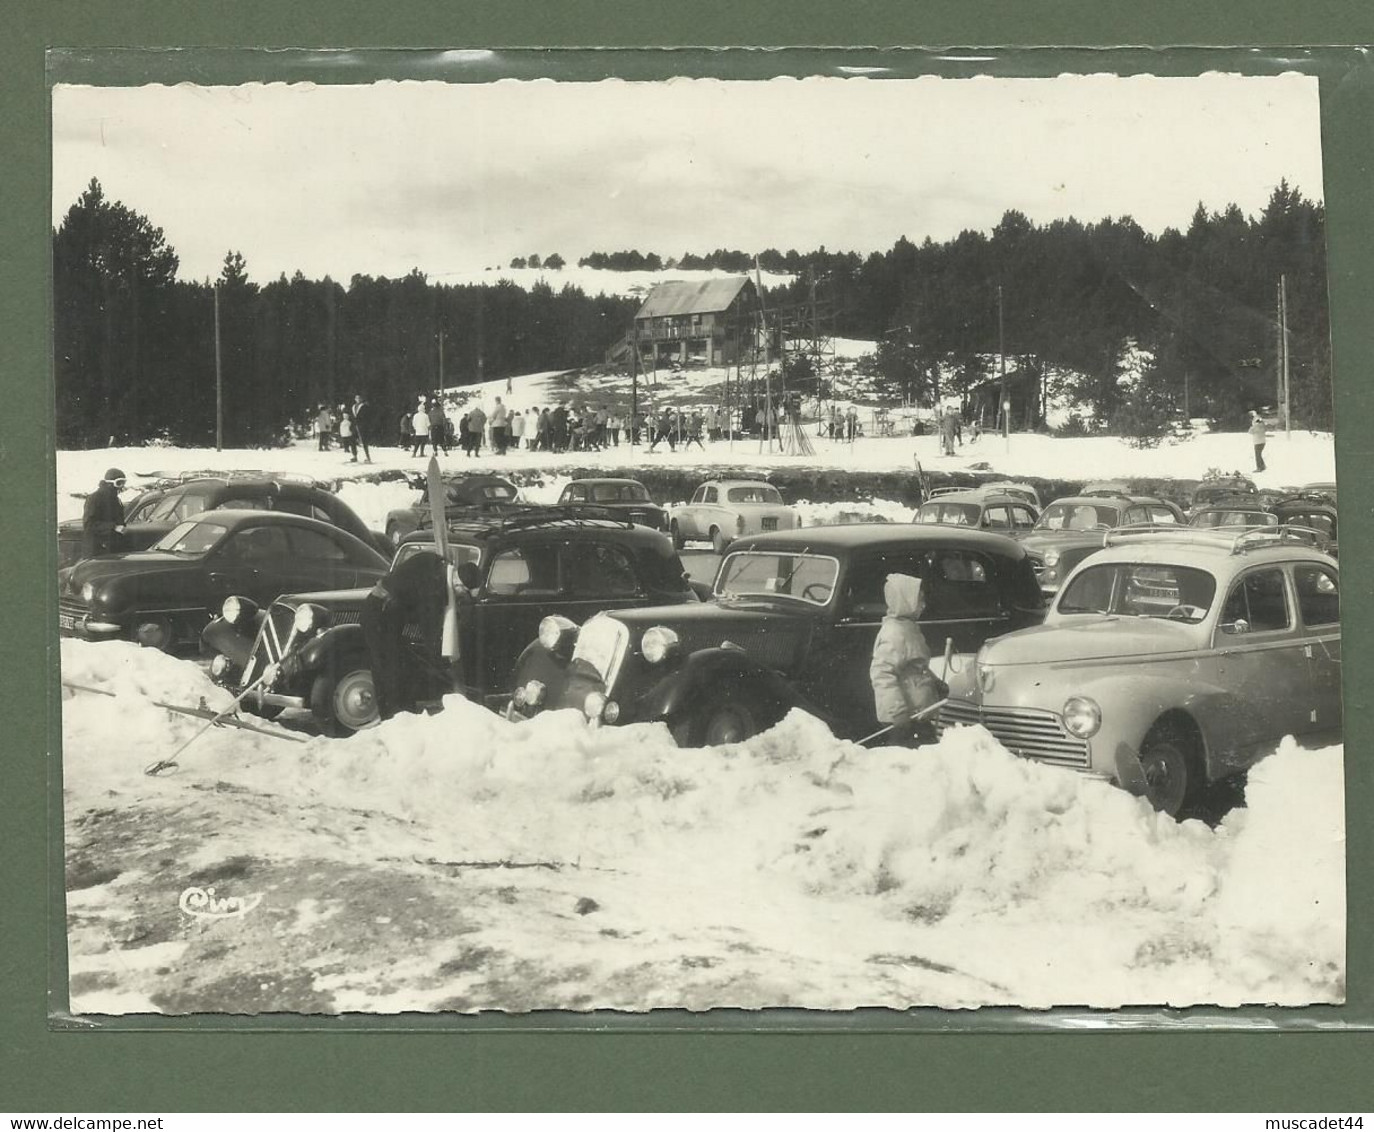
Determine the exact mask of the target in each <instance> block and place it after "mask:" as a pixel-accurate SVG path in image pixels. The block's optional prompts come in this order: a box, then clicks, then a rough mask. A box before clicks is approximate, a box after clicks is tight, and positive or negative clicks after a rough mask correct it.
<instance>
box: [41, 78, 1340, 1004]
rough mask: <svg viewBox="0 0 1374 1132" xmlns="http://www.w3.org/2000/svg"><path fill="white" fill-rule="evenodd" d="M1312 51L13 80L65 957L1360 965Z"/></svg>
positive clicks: (792, 969)
mask: <svg viewBox="0 0 1374 1132" xmlns="http://www.w3.org/2000/svg"><path fill="white" fill-rule="evenodd" d="M864 58H865V59H870V60H871V56H865V57H864ZM1320 110H1321V107H1320V103H1319V92H1318V84H1317V80H1316V79H1315V78H1314V77H1311V76H1309V75H1303V74H1297V73H1283V74H1279V73H1275V74H1270V75H1263V76H1257V75H1241V74H1231V73H1221V72H1209V73H1203V74H1193V75H1190V76H1186V77H1177V76H1176V77H1162V76H1151V75H1131V76H1118V75H1115V74H1112V73H1109V69H1108V67H1107V66H1104V68H1103V71H1102V73H1094V74H1062V75H1059V76H1058V77H1054V78H1012V77H994V76H992V75H979V76H976V77H967V78H949V77H936V76H933V75H927V76H923V77H918V78H907V77H892V76H885V75H884V73H883V70H882V68H878V67H870V66H857V65H856V66H854V67H852V68H845V67H839V68H836V69H833V70H832V71H831V73H828V74H825V75H820V74H817V75H813V76H807V77H779V78H773V79H736V80H727V79H720V78H703V77H692V76H689V75H683V76H681V77H677V78H671V79H662V80H652V81H650V80H628V79H606V80H600V81H569V80H557V81H556V80H553V79H548V78H530V77H528V75H526V76H524V77H521V78H518V79H517V78H503V79H492V80H491V81H480V82H479V81H465V82H451V81H418V80H412V79H404V80H402V79H397V80H389V81H380V82H373V83H366V84H357V85H348V84H317V83H308V82H266V83H263V82H259V83H245V84H240V85H232V86H231V85H208V84H192V83H181V84H176V85H166V84H147V85H125V86H117V85H82V84H80V83H75V82H65V81H64V82H60V83H57V84H56V85H54V86H53V87H52V90H51V116H52V286H53V294H52V317H53V366H54V393H55V398H54V403H55V416H54V420H53V438H54V443H55V446H56V465H55V466H56V472H55V485H56V498H55V506H54V509H53V511H52V516H53V519H54V522H55V529H54V530H53V532H52V533H53V537H54V540H55V552H54V553H55V557H54V565H55V567H56V569H57V571H58V581H57V596H58V601H57V610H56V618H55V619H56V625H55V631H56V632H57V633H58V634H59V635H60V660H61V689H62V691H61V704H60V710H61V740H62V743H61V752H60V773H61V780H62V799H63V813H62V815H61V821H62V831H63V839H64V854H65V902H66V940H65V943H66V948H67V972H68V986H67V991H68V995H69V1000H70V1011H71V1013H72V1014H74V1015H78V1016H99V1015H139V1014H156V1015H173V1016H177V1015H188V1014H214V1015H225V1016H241V1015H258V1014H269V1013H291V1014H309V1015H336V1014H346V1013H363V1014H374V1015H394V1014H399V1013H414V1012H424V1013H442V1014H451V1015H456V1016H460V1017H470V1016H473V1015H479V1014H485V1013H486V1012H501V1013H504V1014H507V1015H525V1014H527V1013H529V1012H537V1011H549V1010H560V1011H578V1012H591V1011H620V1012H630V1013H633V1014H644V1013H646V1012H651V1011H655V1010H665V1009H671V1010H679V1011H680V1010H689V1011H703V1012H704V1011H711V1010H717V1009H727V1008H729V1009H744V1010H749V1011H763V1010H767V1009H769V1008H787V1009H789V1010H792V1011H797V1010H807V1011H817V1012H820V1011H852V1010H857V1009H860V1008H866V1007H882V1008H888V1009H890V1010H894V1011H906V1010H909V1009H911V1008H918V1007H931V1008H939V1009H942V1010H948V1011H951V1012H955V1011H957V1012H960V1013H958V1014H954V1013H951V1014H950V1015H949V1016H948V1018H949V1025H950V1026H952V1027H955V1028H958V1027H960V1026H961V1025H967V1024H968V1020H970V1019H972V1018H973V1017H975V1015H974V1013H973V1012H974V1011H976V1010H977V1009H978V1008H983V1007H1023V1008H1028V1009H1034V1010H1046V1009H1049V1008H1052V1007H1086V1008H1095V1009H1100V1010H1103V1011H1106V1010H1115V1009H1118V1008H1122V1007H1133V1006H1156V1007H1187V1006H1204V1005H1205V1006H1212V1007H1222V1008H1242V1007H1256V1006H1279V1007H1298V1006H1306V1005H1312V1004H1340V1003H1343V1002H1344V1001H1345V998H1346V983H1345V980H1346V895H1345V818H1344V807H1345V797H1344V788H1343V782H1344V766H1343V732H1342V702H1341V628H1340V600H1339V590H1340V580H1339V579H1340V575H1339V565H1338V562H1339V559H1338V530H1337V485H1336V461H1335V442H1334V419H1333V396H1332V390H1333V382H1336V381H1344V380H1347V379H1348V377H1349V375H1346V374H1342V375H1341V376H1340V377H1339V378H1337V377H1336V375H1335V373H1334V372H1333V359H1332V351H1331V344H1330V327H1329V315H1328V302H1327V260H1326V256H1327V246H1326V244H1327V241H1326V232H1325V220H1326V215H1325V205H1324V194H1323V179H1322V151H1321V120H1320ZM1334 192H1335V189H1334V182H1333V196H1334ZM229 1021H230V1022H232V1019H230V1020H229Z"/></svg>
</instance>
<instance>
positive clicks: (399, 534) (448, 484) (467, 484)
mask: <svg viewBox="0 0 1374 1132" xmlns="http://www.w3.org/2000/svg"><path fill="white" fill-rule="evenodd" d="M416 486H417V487H418V488H421V489H423V487H424V483H423V478H421V481H420V482H418V483H417V484H416ZM519 497H520V489H519V488H518V487H516V486H515V484H513V483H511V482H510V480H507V479H502V478H501V477H500V476H488V475H470V476H445V477H444V500H445V505H446V506H447V507H449V508H454V509H466V510H470V511H484V512H487V513H489V514H500V513H502V512H505V511H514V510H516V509H517V508H518V506H519ZM429 523H430V517H429V496H428V495H426V494H425V493H424V491H423V490H421V491H420V496H419V498H418V499H416V501H415V502H414V503H412V504H411V505H410V506H409V507H398V508H396V509H395V510H393V511H389V512H387V516H386V533H387V537H388V538H389V539H391V541H392V542H393V543H399V542H400V541H401V539H403V538H405V536H406V535H408V534H410V533H411V532H412V531H417V530H419V529H420V528H421V527H425V526H428V525H429Z"/></svg>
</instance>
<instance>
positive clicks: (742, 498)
mask: <svg viewBox="0 0 1374 1132" xmlns="http://www.w3.org/2000/svg"><path fill="white" fill-rule="evenodd" d="M725 499H726V501H727V502H729V503H781V502H782V496H781V495H779V494H778V489H777V488H776V487H764V486H759V487H732V488H730V490H729V491H727V492H726V493H725Z"/></svg>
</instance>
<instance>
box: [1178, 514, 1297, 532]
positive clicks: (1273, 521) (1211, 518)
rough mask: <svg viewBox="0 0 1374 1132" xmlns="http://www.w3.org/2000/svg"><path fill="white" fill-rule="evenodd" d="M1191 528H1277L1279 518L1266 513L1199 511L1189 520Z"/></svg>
mask: <svg viewBox="0 0 1374 1132" xmlns="http://www.w3.org/2000/svg"><path fill="white" fill-rule="evenodd" d="M1189 525H1190V526H1193V527H1231V528H1233V529H1234V528H1237V527H1239V528H1241V529H1244V530H1249V529H1250V528H1252V527H1277V526H1278V525H1279V517H1278V516H1277V515H1271V514H1270V513H1269V512H1268V511H1199V512H1198V513H1197V514H1196V515H1194V516H1193V517H1192V519H1190V520H1189Z"/></svg>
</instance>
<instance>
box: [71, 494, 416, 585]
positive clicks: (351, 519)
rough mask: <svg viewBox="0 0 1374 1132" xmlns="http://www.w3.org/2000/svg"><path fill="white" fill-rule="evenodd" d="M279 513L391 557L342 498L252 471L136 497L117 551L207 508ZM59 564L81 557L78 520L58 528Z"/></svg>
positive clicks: (143, 545)
mask: <svg viewBox="0 0 1374 1132" xmlns="http://www.w3.org/2000/svg"><path fill="white" fill-rule="evenodd" d="M221 509H225V510H233V511H250V510H251V511H277V512H282V513H284V514H288V515H301V516H303V517H305V518H310V519H318V520H320V521H321V522H323V523H329V524H331V525H333V526H335V527H338V528H339V529H340V530H342V531H347V532H348V533H349V534H350V535H352V536H353V537H354V538H357V539H360V540H361V541H362V542H365V543H367V544H368V545H369V546H371V547H372V548H373V549H375V550H376V551H377V552H378V553H380V554H384V555H388V556H389V555H390V554H391V551H392V546H391V543H390V542H389V541H388V540H387V538H386V537H385V536H384V535H383V534H382V533H381V532H380V531H370V530H368V528H367V524H366V523H364V522H363V521H362V519H360V518H359V517H358V515H357V514H356V513H355V512H354V510H353V509H352V508H351V507H349V506H348V504H347V503H345V502H344V501H343V500H342V499H340V498H339V497H338V496H337V495H335V494H334V493H333V492H332V491H330V490H329V489H328V488H327V487H324V486H323V485H322V484H319V483H316V482H315V481H314V480H310V479H301V478H291V477H288V476H285V475H281V476H272V475H263V474H261V473H255V474H253V475H251V476H243V475H230V476H197V477H196V478H195V479H189V480H185V481H183V482H173V483H171V484H170V485H168V484H167V481H163V484H162V486H158V487H155V488H154V489H153V490H151V491H148V492H145V493H143V494H141V495H139V496H137V497H136V498H135V499H134V500H133V501H132V502H130V504H129V505H128V507H127V508H126V510H125V515H124V531H123V533H122V534H121V535H120V536H119V547H118V549H119V550H120V551H130V550H146V549H147V548H148V547H150V546H152V545H153V544H154V543H156V542H158V541H159V540H160V539H162V538H164V537H165V536H166V535H167V534H168V533H169V532H170V531H171V530H172V528H174V527H175V526H177V524H179V523H184V522H185V521H186V520H188V519H193V518H195V517H196V516H197V515H200V514H202V513H204V512H206V511H216V510H221ZM57 546H58V561H57V564H58V566H59V567H60V566H71V565H73V564H74V563H76V562H78V561H80V559H81V520H80V519H73V520H69V521H68V522H65V523H62V524H60V525H59V526H58V528H57Z"/></svg>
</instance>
